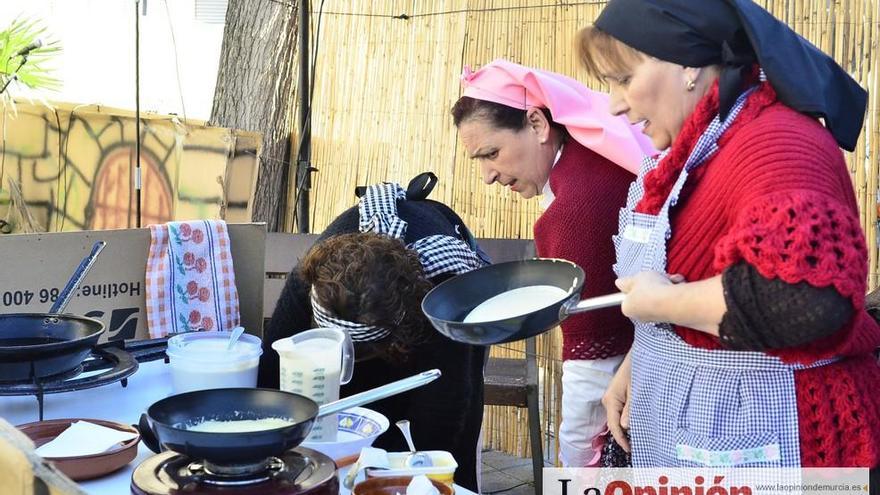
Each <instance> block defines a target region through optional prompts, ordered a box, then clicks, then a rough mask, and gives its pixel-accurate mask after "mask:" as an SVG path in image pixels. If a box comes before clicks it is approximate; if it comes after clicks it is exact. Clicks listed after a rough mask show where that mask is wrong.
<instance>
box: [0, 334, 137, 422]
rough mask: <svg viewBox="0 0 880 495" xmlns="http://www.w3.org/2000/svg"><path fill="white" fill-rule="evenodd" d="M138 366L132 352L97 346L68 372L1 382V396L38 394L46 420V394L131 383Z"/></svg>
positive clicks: (38, 401) (38, 400)
mask: <svg viewBox="0 0 880 495" xmlns="http://www.w3.org/2000/svg"><path fill="white" fill-rule="evenodd" d="M137 369H138V362H137V360H135V358H134V356H132V355H131V354H129V353H128V352H126V351H124V350H122V349H117V348H114V347H106V348H95V349H93V350H92V353H91V355H90V356H89V357H88V358H86V360H85V361H83V362H82V364H80V365H79V366H77V367H76V368H74V369H72V370H69V371H65V372H64V373H59V374H57V375H52V376H45V377H41V378H32V379H30V380H25V381H16V382H0V396H3V395H34V396H36V398H37V405H38V411H39V418H40V421H42V420H43V396H44V395H45V394H53V393H58V392H70V391H73V390H84V389H87V388H94V387H100V386H102V385H107V384H109V383H115V382H118V381H121V382H122V386H123V387H124V386H126V385H128V377H129V376H131V375H132V374H134V372H135V371H137Z"/></svg>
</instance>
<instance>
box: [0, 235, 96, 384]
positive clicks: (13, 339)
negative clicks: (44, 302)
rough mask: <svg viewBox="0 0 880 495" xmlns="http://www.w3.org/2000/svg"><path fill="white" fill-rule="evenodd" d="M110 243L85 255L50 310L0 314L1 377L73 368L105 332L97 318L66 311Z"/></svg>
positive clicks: (18, 378)
mask: <svg viewBox="0 0 880 495" xmlns="http://www.w3.org/2000/svg"><path fill="white" fill-rule="evenodd" d="M106 245H107V243H106V242H104V241H98V242H96V243H95V244H94V246H92V250H91V252H90V253H89V254H88V255H87V256H86V257H85V258H83V260H82V261H81V262H80V264H79V266H77V268H76V270H75V271H74V273H73V275H72V276H71V277H70V279H69V280H68V281H67V284H66V285H65V287H64V289H63V290H62V291H61V293H60V294H59V295H58V297H57V298H56V300H55V303H54V304H53V305H52V307H51V308H50V309H49V312H48V313H15V314H4V315H0V381H22V380H35V379H39V378H43V377H47V376H51V375H57V374H60V373H64V372H66V371H70V370H73V369H74V368H76V367H77V366H79V364H80V363H82V361H83V360H84V359H85V358H86V357H87V356H88V355H89V353H90V352H91V350H92V348H93V347H94V346H95V345H96V344H97V343H98V339H99V338H100V337H101V334H103V333H104V324H103V323H101V322H100V321H98V320H96V319H93V318H86V317H83V316H74V315H69V314H62V313H64V310H65V309H66V308H67V303H69V302H70V299H71V298H72V297H73V295H74V294H75V292H76V288H77V287H78V286H79V284H80V282H82V280H83V278H85V276H86V273H88V271H89V269H90V268H91V267H92V265H93V264H94V263H95V259H96V258H97V257H98V255H99V254H100V253H101V251H102V250H103V249H104V246H106Z"/></svg>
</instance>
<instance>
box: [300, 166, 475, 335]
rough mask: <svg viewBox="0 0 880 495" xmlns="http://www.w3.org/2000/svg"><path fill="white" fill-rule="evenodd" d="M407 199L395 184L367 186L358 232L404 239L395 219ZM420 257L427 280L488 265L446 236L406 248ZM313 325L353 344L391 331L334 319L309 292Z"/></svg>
mask: <svg viewBox="0 0 880 495" xmlns="http://www.w3.org/2000/svg"><path fill="white" fill-rule="evenodd" d="M405 199H406V191H405V190H404V189H403V188H402V187H401V186H400V185H399V184H395V183H384V184H376V185H372V186H368V187H367V189H366V193H365V194H364V195H363V197H361V200H360V204H359V205H358V213H359V216H360V222H359V230H360V231H361V232H375V233H377V234H382V235H385V236H388V237H391V238H394V239H400V240H401V241H402V240H403V238H404V236H405V235H406V227H407V223H406V221H405V220H403V219H402V218H400V217H399V216H397V201H399V200H405ZM406 247H407V248H408V249H412V250H413V251H415V252H416V253H417V254H418V256H419V262H421V264H422V268H423V269H424V270H425V276H426V277H427V278H433V277H436V276H437V275H441V274H444V273H454V274H456V275H459V274H462V273H466V272H469V271H471V270H475V269H477V268H480V267H482V266H485V265H488V264H489V263H488V261H487V260H484V259H483V258H482V257H481V256H480V254H479V253H477V252H475V251H474V250H473V249H471V247H470V246H469V245H468V244H467V243H466V242H464V241H463V240H461V239H459V238H456V237H452V236H449V235H441V234H438V235H430V236H427V237H423V238H421V239H419V240H417V241H415V242H413V243H412V244H409V245H407V246H406ZM311 299H312V309H313V314H314V317H315V322H316V323H317V324H318V325H321V326H325V327H337V328H342V329H345V330H346V331H348V333H349V334H350V335H351V340H352V341H354V342H369V341H376V340H380V339H383V338H385V337H387V336H388V335H389V334H391V331H390V330H388V329H385V328H379V327H374V326H370V325H364V324H361V323H357V322H351V321H346V320H342V319H339V318H336V317H335V316H333V315H332V314H331V313H330V312H329V311H327V309H325V308H324V307H322V306H321V305H320V304H319V303H318V301H317V298H316V297H315V293H314V291H312V293H311Z"/></svg>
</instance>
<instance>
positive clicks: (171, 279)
mask: <svg viewBox="0 0 880 495" xmlns="http://www.w3.org/2000/svg"><path fill="white" fill-rule="evenodd" d="M150 235H151V239H152V240H151V242H150V253H149V255H148V257H147V277H146V289H147V290H146V295H147V325H148V327H149V331H150V336H151V337H154V338H156V337H164V336H165V335H167V334H169V333H179V332H186V331H191V330H219V331H227V330H231V329H232V328H234V327H236V326H237V325H238V324H239V306H238V291H237V290H236V288H235V272H234V271H233V269H232V254H231V252H230V248H229V233H228V232H227V230H226V222H223V221H219V220H216V221H215V220H193V221H189V222H169V223H167V224H165V225H150Z"/></svg>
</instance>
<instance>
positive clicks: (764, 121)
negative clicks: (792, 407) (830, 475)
mask: <svg viewBox="0 0 880 495" xmlns="http://www.w3.org/2000/svg"><path fill="white" fill-rule="evenodd" d="M717 100H718V97H717V86H716V87H715V88H713V89H712V90H711V91H710V92H709V94H708V95H706V97H704V98H703V100H702V101H701V102H700V103H699V104H698V106H697V108H696V110H695V111H694V113H693V114H692V116H691V117H690V119H689V120H688V121H687V122H686V123H685V125H684V126H683V128H682V131H681V133H680V134H679V136H678V137H677V138H676V141H675V143H674V144H673V147H672V149H671V150H670V152H669V153H668V154H667V156H666V157H665V158H664V159H663V160H662V161H661V163H660V164H659V165H658V167H657V168H656V169H655V170H653V171H652V172H651V173H649V174H648V175H647V176H646V177H645V195H644V198H643V199H642V201H641V202H640V203H639V205H638V210H639V211H642V212H656V211H658V210H659V205H662V203H663V200H665V199H666V197H667V195H668V193H669V190H670V189H671V186H672V183H673V182H674V181H675V179H676V178H677V176H678V174H679V172H680V171H681V168H682V166H683V165H684V161H685V159H686V157H687V155H688V154H689V153H690V150H691V148H693V146H694V144H695V143H696V140H697V138H698V137H699V135H700V134H701V133H702V132H703V130H704V129H705V128H706V127H707V125H708V124H709V122H710V121H711V119H712V117H713V116H714V115H715V113H716V112H717V108H718V102H717ZM718 144H719V151H718V152H717V154H716V155H715V156H713V157H712V158H711V159H710V160H708V161H707V162H705V163H703V164H702V165H701V166H700V167H698V168H697V169H695V170H694V171H693V172H692V174H691V176H690V178H689V179H688V184H687V185H686V187H685V189H684V191H683V192H682V197H681V199H680V201H679V203H678V205H677V206H676V207H674V208H673V211H672V212H671V215H672V216H671V221H672V237H671V238H670V240H669V242H668V245H667V271H668V272H669V273H681V274H683V275H684V276H685V277H686V279H687V280H703V279H706V278H710V277H713V276H715V275H718V274H720V273H721V272H722V271H723V270H724V269H725V268H726V267H728V266H730V265H732V264H733V263H736V262H739V261H741V260H744V261H746V262H747V263H749V264H751V265H752V266H754V267H756V268H757V269H758V271H759V272H760V273H761V275H763V276H764V277H767V278H770V279H772V278H779V279H781V280H784V281H786V282H788V283H797V282H807V283H809V284H811V285H813V286H815V287H828V286H833V287H834V288H835V289H837V290H838V291H839V292H840V293H841V294H842V295H844V296H846V297H848V298H850V299H851V300H852V302H853V306H854V307H855V309H856V312H855V315H854V317H853V318H852V320H851V321H850V322H849V323H848V324H847V325H846V326H844V327H843V328H842V329H841V330H839V331H838V332H836V333H835V334H834V335H832V336H830V337H828V338H825V339H822V340H820V341H816V342H812V343H810V344H807V345H804V346H800V347H796V348H788V349H781V350H776V351H773V352H772V354H774V355H777V356H779V357H780V358H782V359H783V360H784V361H786V362H802V363H812V362H815V361H816V360H818V359H823V358H828V357H833V356H843V357H845V358H846V359H843V360H842V361H840V362H837V363H834V364H831V365H827V366H822V367H818V368H812V369H807V370H799V371H796V372H795V385H796V392H797V397H798V415H799V428H800V433H801V457H802V459H801V460H802V464H803V465H804V466H866V467H873V466H877V465H878V463H880V462H878V461H880V394H877V393H876V390H878V388H880V367H878V365H877V362H876V359H874V357H873V356H872V352H873V350H874V349H875V348H876V347H877V346H878V345H880V329H878V326H877V324H876V323H875V322H874V320H873V319H871V318H870V317H869V316H868V315H867V313H866V312H865V311H864V309H863V308H864V294H865V291H866V279H867V249H866V246H865V240H864V236H863V233H862V230H861V226H860V223H859V212H858V208H857V205H856V199H855V195H854V193H853V187H852V182H851V180H850V177H849V172H848V170H847V167H846V163H845V161H844V158H843V154H842V153H841V151H840V149H839V148H838V147H837V144H836V143H835V141H834V138H833V137H832V136H831V134H830V133H829V132H828V131H827V130H826V129H825V128H824V127H823V126H822V125H821V124H820V123H819V122H818V121H816V120H815V119H813V118H811V117H808V116H806V115H803V114H800V113H798V112H796V111H794V110H792V109H790V108H788V107H786V106H785V105H783V104H782V103H780V102H778V101H777V99H776V93H775V91H774V90H773V88H772V87H771V86H770V84H768V83H763V84H761V85H760V87H759V88H758V89H757V90H756V91H755V92H754V93H753V94H752V95H750V96H749V98H748V100H747V101H746V104H745V106H744V107H743V109H742V110H741V111H740V114H739V115H738V116H737V118H736V120H735V121H734V123H733V124H732V125H731V127H730V128H729V129H728V130H727V132H726V133H725V134H724V135H723V136H722V137H721V139H720V140H719V143H718ZM676 332H677V333H678V334H679V335H681V336H682V338H684V340H685V341H687V342H688V343H690V344H691V345H694V346H697V347H703V348H709V349H717V348H720V347H721V345H720V343H719V341H718V339H717V338H715V337H712V336H710V335H708V334H706V333H702V332H698V331H696V330H692V329H687V328H681V327H676Z"/></svg>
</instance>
